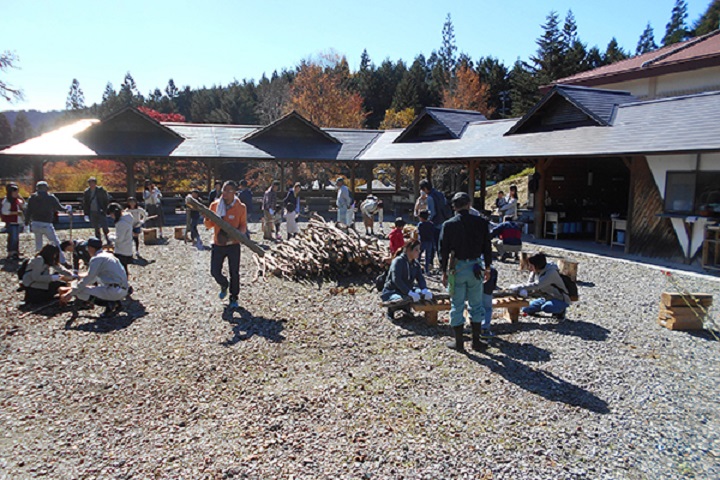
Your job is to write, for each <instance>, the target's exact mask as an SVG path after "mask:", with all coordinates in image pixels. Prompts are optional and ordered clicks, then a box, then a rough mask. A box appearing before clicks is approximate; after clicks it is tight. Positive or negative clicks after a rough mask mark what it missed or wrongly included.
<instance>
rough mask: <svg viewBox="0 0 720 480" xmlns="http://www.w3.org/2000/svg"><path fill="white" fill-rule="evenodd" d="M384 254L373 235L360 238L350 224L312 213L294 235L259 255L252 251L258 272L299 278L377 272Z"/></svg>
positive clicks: (379, 270)
mask: <svg viewBox="0 0 720 480" xmlns="http://www.w3.org/2000/svg"><path fill="white" fill-rule="evenodd" d="M387 255H388V253H387V247H384V246H382V245H380V244H379V243H378V240H377V239H375V238H373V239H368V238H363V237H362V236H361V235H360V234H359V233H358V232H356V231H355V230H354V229H352V228H347V227H346V226H345V225H341V224H336V223H330V222H326V221H325V220H323V218H322V217H321V216H319V215H317V214H313V215H312V216H311V217H310V220H309V221H308V223H307V227H306V228H304V229H302V230H301V231H300V233H298V234H297V235H296V236H295V237H293V238H292V239H290V240H287V241H284V242H282V243H279V244H277V245H274V246H273V247H271V248H270V250H267V251H266V252H265V255H264V256H263V257H262V258H261V257H259V256H257V255H254V259H255V263H256V264H257V267H258V276H268V275H275V276H276V277H281V278H285V279H292V280H303V279H310V278H318V277H325V278H336V277H339V276H345V275H354V274H365V275H378V274H380V273H381V272H382V271H383V270H384V269H385V268H386V265H385V263H384V258H385V257H387Z"/></svg>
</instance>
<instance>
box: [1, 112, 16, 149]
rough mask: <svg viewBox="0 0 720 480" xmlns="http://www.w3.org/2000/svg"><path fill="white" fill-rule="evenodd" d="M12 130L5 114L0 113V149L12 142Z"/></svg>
mask: <svg viewBox="0 0 720 480" xmlns="http://www.w3.org/2000/svg"><path fill="white" fill-rule="evenodd" d="M12 139H13V132H12V127H11V126H10V122H8V119H7V117H6V116H5V114H3V113H0V150H2V149H3V148H4V147H6V146H8V145H10V144H12Z"/></svg>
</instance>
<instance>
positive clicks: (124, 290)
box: [58, 237, 128, 317]
mask: <svg viewBox="0 0 720 480" xmlns="http://www.w3.org/2000/svg"><path fill="white" fill-rule="evenodd" d="M87 249H88V252H89V253H90V263H89V265H88V271H87V273H86V274H85V275H81V278H80V281H79V282H78V283H77V285H75V286H74V287H60V288H59V289H58V293H59V294H60V303H61V304H63V305H66V304H67V303H68V302H69V301H70V300H71V299H72V297H77V298H78V299H79V300H82V301H85V302H90V303H92V304H97V305H104V306H105V311H104V312H103V314H102V316H103V317H108V316H111V315H114V314H116V313H118V312H119V311H120V310H121V308H122V305H121V304H120V300H122V299H123V298H125V297H126V296H127V294H128V278H127V274H126V273H125V269H124V268H123V266H122V264H121V263H120V260H118V259H117V257H115V255H113V254H112V253H110V252H106V251H105V250H103V248H102V241H101V240H100V239H99V238H95V237H91V238H89V239H88V241H87Z"/></svg>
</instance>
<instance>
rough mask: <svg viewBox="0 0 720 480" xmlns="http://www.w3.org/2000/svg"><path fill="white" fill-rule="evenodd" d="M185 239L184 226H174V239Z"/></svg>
mask: <svg viewBox="0 0 720 480" xmlns="http://www.w3.org/2000/svg"><path fill="white" fill-rule="evenodd" d="M184 239H185V227H175V240H184Z"/></svg>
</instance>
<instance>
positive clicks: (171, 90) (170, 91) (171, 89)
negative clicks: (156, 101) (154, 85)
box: [165, 78, 179, 100]
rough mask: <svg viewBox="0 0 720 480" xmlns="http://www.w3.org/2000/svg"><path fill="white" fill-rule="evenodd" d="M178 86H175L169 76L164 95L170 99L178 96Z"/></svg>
mask: <svg viewBox="0 0 720 480" xmlns="http://www.w3.org/2000/svg"><path fill="white" fill-rule="evenodd" d="M178 93H179V91H178V88H177V87H176V86H175V81H173V79H172V78H171V79H170V80H168V84H167V87H165V95H167V96H168V98H169V99H170V100H174V99H175V98H176V97H177V96H178Z"/></svg>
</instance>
